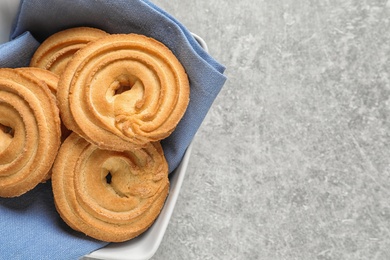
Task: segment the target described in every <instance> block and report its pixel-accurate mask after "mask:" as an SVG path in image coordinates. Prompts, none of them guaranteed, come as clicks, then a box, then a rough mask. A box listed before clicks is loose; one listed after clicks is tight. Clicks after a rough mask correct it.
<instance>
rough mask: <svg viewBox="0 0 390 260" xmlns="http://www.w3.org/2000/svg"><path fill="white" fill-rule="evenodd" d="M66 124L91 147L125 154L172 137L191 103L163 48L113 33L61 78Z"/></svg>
mask: <svg viewBox="0 0 390 260" xmlns="http://www.w3.org/2000/svg"><path fill="white" fill-rule="evenodd" d="M58 89H59V90H58V92H57V99H58V102H59V106H60V110H61V116H62V120H63V122H64V124H65V125H66V126H67V127H68V128H69V129H71V130H73V131H75V132H76V133H78V134H79V135H81V136H83V137H84V138H85V139H86V140H88V141H89V142H92V143H94V144H95V145H97V146H99V147H101V148H103V149H109V150H119V151H124V150H128V149H132V148H133V147H134V145H136V146H143V145H146V144H147V143H148V142H155V141H158V140H161V139H163V138H165V137H167V136H168V135H170V134H171V133H172V131H173V130H174V129H175V127H176V126H177V124H178V122H179V121H180V119H181V118H182V116H183V115H184V113H185V111H186V108H187V105H188V102H189V92H190V89H189V81H188V77H187V74H186V73H185V70H184V68H183V66H182V65H181V63H180V62H179V61H178V59H177V58H176V57H175V56H174V54H173V53H172V52H171V51H170V50H169V49H168V48H167V47H166V46H165V45H163V44H162V43H160V42H158V41H156V40H154V39H152V38H149V37H146V36H143V35H138V34H113V35H109V36H105V37H103V38H100V39H98V40H96V41H94V42H92V43H90V44H88V45H87V46H85V47H84V48H83V49H81V50H80V51H78V52H77V53H76V54H75V55H74V56H73V58H72V60H71V61H70V62H69V63H68V66H67V67H66V69H65V70H64V72H63V74H62V76H61V77H60V81H59V85H58Z"/></svg>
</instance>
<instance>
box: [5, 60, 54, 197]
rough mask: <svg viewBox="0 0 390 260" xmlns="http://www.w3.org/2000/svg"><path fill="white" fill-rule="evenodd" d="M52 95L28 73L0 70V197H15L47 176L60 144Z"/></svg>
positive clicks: (43, 84)
mask: <svg viewBox="0 0 390 260" xmlns="http://www.w3.org/2000/svg"><path fill="white" fill-rule="evenodd" d="M60 135H61V131H60V117H59V111H58V108H57V105H56V101H55V98H54V95H53V94H52V93H51V92H50V90H49V88H48V87H47V85H46V84H45V83H44V82H43V81H41V80H39V79H38V78H36V77H35V76H34V75H32V74H31V73H27V72H23V71H21V70H18V69H5V68H2V69H0V196H1V197H15V196H19V195H21V194H24V193H25V192H27V191H29V190H31V189H32V188H34V187H35V186H36V185H37V184H38V183H40V182H41V181H44V180H46V179H47V178H48V175H49V172H50V169H51V167H52V164H53V161H54V159H55V156H56V154H57V151H58V149H59V146H60Z"/></svg>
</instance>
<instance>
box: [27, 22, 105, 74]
mask: <svg viewBox="0 0 390 260" xmlns="http://www.w3.org/2000/svg"><path fill="white" fill-rule="evenodd" d="M105 35H107V33H106V32H104V31H102V30H100V29H96V28H91V27H75V28H70V29H66V30H63V31H59V32H57V33H55V34H53V35H51V36H50V37H49V38H47V39H46V40H45V41H44V42H43V43H42V44H41V45H40V46H39V47H38V49H37V50H36V52H35V53H34V55H33V57H32V59H31V61H30V66H31V67H38V68H42V69H46V70H49V71H51V72H53V73H55V74H57V75H60V74H61V73H62V71H63V70H64V68H65V66H66V64H67V63H68V62H69V60H70V59H71V58H72V56H73V54H75V53H76V52H77V51H78V50H79V49H80V48H82V47H84V46H85V45H86V44H88V43H89V42H91V41H95V40H97V39H99V38H101V37H103V36H105Z"/></svg>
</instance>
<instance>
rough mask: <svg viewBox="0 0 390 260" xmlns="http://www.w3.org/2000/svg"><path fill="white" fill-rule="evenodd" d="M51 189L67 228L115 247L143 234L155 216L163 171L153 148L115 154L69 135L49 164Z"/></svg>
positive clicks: (163, 190)
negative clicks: (110, 243)
mask: <svg viewBox="0 0 390 260" xmlns="http://www.w3.org/2000/svg"><path fill="white" fill-rule="evenodd" d="M52 187H53V194H54V201H55V205H56V208H57V211H58V212H59V214H60V216H61V217H62V218H63V220H64V221H65V222H66V223H67V224H68V225H69V226H70V227H72V228H73V229H75V230H77V231H80V232H83V233H85V234H86V235H88V236H91V237H93V238H96V239H99V240H103V241H108V242H120V241H125V240H129V239H131V238H133V237H135V236H137V235H139V234H141V233H142V232H144V231H145V230H146V229H147V228H148V227H149V226H150V225H151V224H152V223H153V222H154V220H155V219H156V217H157V216H158V214H159V213H160V210H161V208H162V206H163V204H164V201H165V199H166V196H167V195H168V189H169V180H168V166H167V163H166V161H165V157H164V155H163V151H162V148H161V146H160V144H159V143H150V144H148V145H147V146H146V147H145V148H142V149H136V150H132V151H126V152H116V151H109V150H101V149H99V148H98V147H97V146H95V145H93V144H90V143H89V142H87V141H86V140H85V139H83V138H82V137H80V136H78V135H77V134H75V133H72V134H71V135H70V136H69V137H68V138H67V139H66V140H65V142H64V143H63V144H62V146H61V148H60V151H59V153H58V156H57V159H56V161H55V163H54V166H53V175H52Z"/></svg>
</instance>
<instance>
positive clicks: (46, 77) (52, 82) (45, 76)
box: [17, 67, 59, 96]
mask: <svg viewBox="0 0 390 260" xmlns="http://www.w3.org/2000/svg"><path fill="white" fill-rule="evenodd" d="M17 70H20V71H25V72H27V73H31V74H33V75H34V76H35V77H37V78H38V79H40V80H42V81H44V82H45V83H46V85H47V86H48V87H49V89H50V92H51V93H53V95H54V96H56V94H57V85H58V79H59V76H58V75H57V74H54V73H53V72H51V71H49V70H45V69H41V68H37V67H22V68H17Z"/></svg>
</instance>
